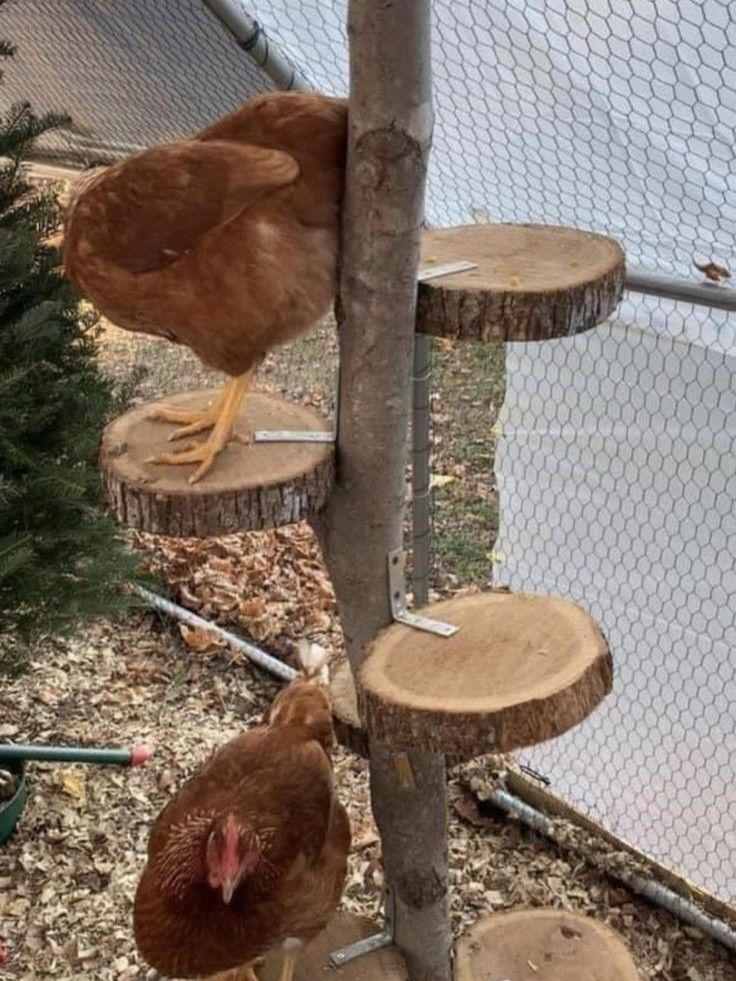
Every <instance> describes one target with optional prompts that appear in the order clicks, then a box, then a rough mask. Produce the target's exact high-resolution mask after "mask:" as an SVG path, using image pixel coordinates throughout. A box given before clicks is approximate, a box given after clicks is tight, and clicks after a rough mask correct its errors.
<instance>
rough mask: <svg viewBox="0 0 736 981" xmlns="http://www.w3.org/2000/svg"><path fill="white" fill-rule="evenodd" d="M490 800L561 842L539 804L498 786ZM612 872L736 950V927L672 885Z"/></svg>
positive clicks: (634, 890)
mask: <svg viewBox="0 0 736 981" xmlns="http://www.w3.org/2000/svg"><path fill="white" fill-rule="evenodd" d="M488 800H489V801H490V802H491V803H492V804H495V806H496V807H498V808H499V809H500V810H502V811H504V813H506V814H509V815H511V816H512V817H515V818H517V819H518V820H519V821H521V822H522V824H525V825H526V826H527V827H529V828H532V829H533V830H534V831H538V832H539V833H540V834H543V835H544V836H545V837H547V838H550V839H551V840H552V841H554V842H556V843H557V844H560V842H559V841H558V839H557V836H556V834H555V826H554V822H553V821H551V820H550V819H549V818H548V817H547V815H546V814H543V813H542V812H541V811H538V810H537V809H536V807H532V806H531V804H527V803H526V802H525V801H523V800H520V799H519V798H518V797H516V796H515V795H514V794H511V793H509V791H508V790H500V789H498V790H495V791H494V792H493V793H492V794H491V795H490V797H489V798H488ZM610 875H612V876H615V877H616V878H617V879H619V880H620V881H621V882H623V883H624V885H626V886H628V887H629V888H630V889H631V890H632V891H633V892H635V893H638V895H640V896H643V897H644V898H645V899H648V900H649V901H650V902H651V903H654V905H656V906H661V907H662V908H663V909H666V910H667V911H668V912H669V913H672V914H673V915H674V916H676V917H678V918H679V919H680V920H682V921H683V922H684V923H687V924H689V925H690V926H694V927H697V928H698V929H699V930H702V931H703V933H705V934H707V935H708V936H709V937H712V938H713V939H714V940H717V941H718V942H719V943H722V944H723V945H724V946H726V947H729V948H730V949H731V950H736V931H734V930H732V929H731V928H730V927H729V926H728V925H727V924H726V923H723V922H722V921H721V920H717V919H716V918H715V917H713V916H709V914H708V913H705V912H703V910H701V909H700V908H699V907H697V906H696V905H695V904H694V903H692V902H690V901H689V900H687V899H685V898H684V897H682V896H680V895H678V894H677V893H676V892H674V891H673V890H672V889H668V888H667V886H663V885H662V884H661V883H659V882H655V881H654V880H653V879H647V878H645V877H644V876H642V875H636V874H635V873H633V872H627V871H625V870H622V869H610Z"/></svg>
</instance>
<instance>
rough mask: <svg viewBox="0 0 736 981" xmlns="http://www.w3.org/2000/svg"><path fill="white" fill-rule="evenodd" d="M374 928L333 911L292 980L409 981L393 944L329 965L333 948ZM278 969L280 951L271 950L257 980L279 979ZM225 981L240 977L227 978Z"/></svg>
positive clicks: (359, 937) (374, 927) (349, 941)
mask: <svg viewBox="0 0 736 981" xmlns="http://www.w3.org/2000/svg"><path fill="white" fill-rule="evenodd" d="M377 930H378V927H377V926H376V925H375V923H371V921H370V920H367V919H366V918H365V917H364V916H354V915H353V914H352V913H343V912H339V913H336V914H335V915H334V916H333V918H332V919H331V920H330V922H329V923H328V924H327V927H326V929H325V930H323V931H322V933H320V934H319V936H318V937H315V939H314V940H313V941H312V943H311V944H309V945H308V946H306V947H305V948H304V950H303V952H302V953H301V954H300V956H299V959H298V961H297V965H296V971H295V973H294V981H318V979H319V978H325V981H327V979H332V978H334V979H335V981H408V978H409V975H408V973H407V971H406V967H405V965H404V959H403V957H402V956H401V954H400V953H399V951H398V950H397V949H396V947H383V948H381V950H377V951H375V952H374V953H372V954H366V955H365V957H360V958H358V959H357V960H354V961H351V962H350V963H349V964H346V965H345V966H344V967H341V968H338V969H336V970H330V969H329V968H328V966H327V963H328V958H329V955H330V954H331V953H332V951H333V950H336V949H337V948H339V947H344V946H346V945H347V944H352V943H355V941H356V940H362V939H363V938H364V937H369V936H371V934H374V933H376V932H377ZM280 970H281V953H280V952H279V951H272V952H271V953H270V954H269V955H268V956H267V957H266V959H265V961H264V962H263V964H262V965H261V966H259V967H258V968H257V972H256V973H257V974H258V979H259V981H279V979H280ZM223 981H224V979H223ZM228 981H239V979H238V978H228Z"/></svg>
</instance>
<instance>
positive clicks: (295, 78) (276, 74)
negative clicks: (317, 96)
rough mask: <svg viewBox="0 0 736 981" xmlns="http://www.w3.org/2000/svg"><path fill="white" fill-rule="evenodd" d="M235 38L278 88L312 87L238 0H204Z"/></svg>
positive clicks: (239, 45)
mask: <svg viewBox="0 0 736 981" xmlns="http://www.w3.org/2000/svg"><path fill="white" fill-rule="evenodd" d="M203 3H205V4H206V6H207V7H209V9H210V10H211V11H212V13H213V14H214V15H215V17H217V19H218V20H219V21H220V22H221V23H222V24H224V25H225V27H226V28H227V30H228V31H229V32H230V34H231V35H232V36H233V37H234V38H235V40H236V42H237V44H238V47H240V48H242V49H243V51H245V53H246V54H247V55H248V57H249V58H251V60H252V61H254V62H255V63H256V65H258V67H259V68H260V69H262V70H263V71H264V72H265V73H266V75H268V77H269V78H270V79H272V81H273V82H274V84H275V85H276V86H277V87H278V88H280V89H311V88H313V86H312V85H310V84H309V81H308V80H307V79H306V77H305V76H304V75H302V74H301V72H300V71H299V70H298V69H297V68H296V67H295V66H294V65H293V64H292V62H291V61H290V60H289V59H288V58H287V57H286V55H285V54H284V53H283V52H282V51H281V50H280V48H279V47H278V46H277V45H275V44H274V43H273V42H272V41H271V40H270V39H269V38H268V36H267V35H266V32H265V31H264V30H263V28H262V27H261V25H260V24H259V23H258V21H257V20H255V18H253V17H251V15H250V14H249V13H248V11H247V10H246V9H245V7H244V6H243V5H242V3H240V2H239V0H203Z"/></svg>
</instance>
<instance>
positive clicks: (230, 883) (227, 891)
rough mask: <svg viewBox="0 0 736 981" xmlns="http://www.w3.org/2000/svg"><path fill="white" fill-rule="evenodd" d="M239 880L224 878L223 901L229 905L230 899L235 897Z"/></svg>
mask: <svg viewBox="0 0 736 981" xmlns="http://www.w3.org/2000/svg"><path fill="white" fill-rule="evenodd" d="M237 885H238V883H237V881H236V879H235V878H227V879H223V882H222V901H223V903H224V904H225V905H226V906H227V905H228V903H229V902H230V900H231V899H232V898H233V893H234V892H235V889H236V888H237Z"/></svg>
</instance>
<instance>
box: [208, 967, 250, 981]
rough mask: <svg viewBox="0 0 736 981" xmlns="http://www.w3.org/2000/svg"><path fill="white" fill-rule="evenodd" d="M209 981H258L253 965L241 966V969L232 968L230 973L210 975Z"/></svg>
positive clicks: (222, 972)
mask: <svg viewBox="0 0 736 981" xmlns="http://www.w3.org/2000/svg"><path fill="white" fill-rule="evenodd" d="M209 981H258V975H257V974H256V972H255V970H254V968H253V964H243V966H242V967H234V968H233V969H232V970H231V971H221V972H220V973H219V974H212V975H210V978H209Z"/></svg>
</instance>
